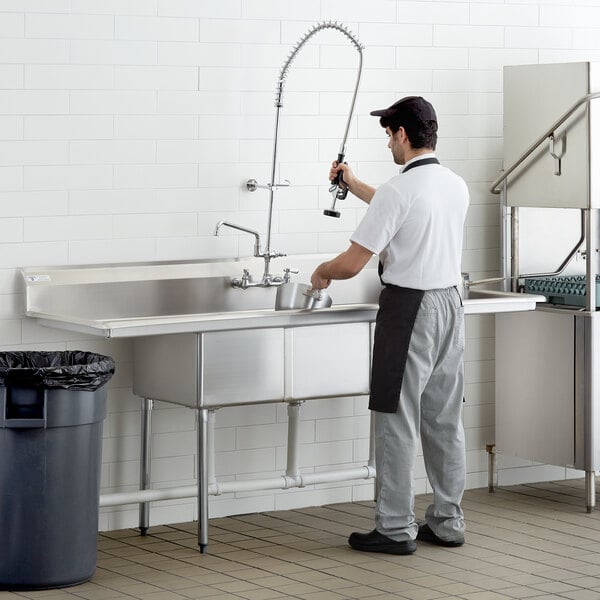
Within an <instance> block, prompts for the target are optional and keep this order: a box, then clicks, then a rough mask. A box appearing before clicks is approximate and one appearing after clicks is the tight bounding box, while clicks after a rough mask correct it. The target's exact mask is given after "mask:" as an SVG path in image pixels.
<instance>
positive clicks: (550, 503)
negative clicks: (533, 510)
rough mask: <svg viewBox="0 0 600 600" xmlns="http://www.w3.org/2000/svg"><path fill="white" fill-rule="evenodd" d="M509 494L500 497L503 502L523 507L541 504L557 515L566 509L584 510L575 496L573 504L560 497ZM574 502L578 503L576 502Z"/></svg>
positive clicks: (580, 500) (518, 493) (522, 492)
mask: <svg viewBox="0 0 600 600" xmlns="http://www.w3.org/2000/svg"><path fill="white" fill-rule="evenodd" d="M496 493H497V492H495V494H496ZM495 494H490V496H494V495H495ZM510 494H511V496H510V497H504V496H503V497H502V500H503V502H504V501H509V500H510V501H511V502H516V503H520V504H524V505H531V504H533V503H534V502H536V503H537V504H538V505H539V504H542V505H544V507H545V508H548V509H550V510H552V511H553V512H556V513H557V514H562V513H565V512H567V508H569V507H579V508H585V504H584V502H585V501H584V500H583V498H581V499H577V498H576V497H575V496H572V498H573V499H574V501H573V502H565V498H564V497H562V496H559V497H557V498H549V497H547V496H540V495H539V494H534V493H525V492H524V491H519V492H510ZM567 497H569V496H567ZM575 500H579V501H578V502H577V501H575Z"/></svg>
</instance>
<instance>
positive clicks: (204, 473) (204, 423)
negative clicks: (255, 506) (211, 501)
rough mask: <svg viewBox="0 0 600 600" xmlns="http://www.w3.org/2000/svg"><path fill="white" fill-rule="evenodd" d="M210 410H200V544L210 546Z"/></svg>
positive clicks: (203, 546) (201, 548)
mask: <svg viewBox="0 0 600 600" xmlns="http://www.w3.org/2000/svg"><path fill="white" fill-rule="evenodd" d="M208 413H209V411H208V410H207V409H206V408H201V409H199V410H198V546H200V552H201V553H202V554H204V553H205V552H206V547H207V546H208V421H209V414H208Z"/></svg>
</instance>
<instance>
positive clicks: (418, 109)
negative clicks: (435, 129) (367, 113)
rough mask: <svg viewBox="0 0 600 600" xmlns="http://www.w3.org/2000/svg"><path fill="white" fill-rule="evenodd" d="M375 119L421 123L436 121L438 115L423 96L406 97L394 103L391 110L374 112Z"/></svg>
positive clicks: (372, 113) (385, 109)
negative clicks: (382, 118)
mask: <svg viewBox="0 0 600 600" xmlns="http://www.w3.org/2000/svg"><path fill="white" fill-rule="evenodd" d="M371 115H373V116H374V117H396V118H409V119H417V120H419V121H421V122H423V123H424V122H426V121H435V122H436V123H437V115H436V114H435V110H433V106H432V105H431V103H430V102H427V100H425V98H422V97H421V96H405V97H404V98H401V99H400V100H398V102H394V104H392V105H391V106H390V107H389V108H382V109H381V110H374V111H372V112H371Z"/></svg>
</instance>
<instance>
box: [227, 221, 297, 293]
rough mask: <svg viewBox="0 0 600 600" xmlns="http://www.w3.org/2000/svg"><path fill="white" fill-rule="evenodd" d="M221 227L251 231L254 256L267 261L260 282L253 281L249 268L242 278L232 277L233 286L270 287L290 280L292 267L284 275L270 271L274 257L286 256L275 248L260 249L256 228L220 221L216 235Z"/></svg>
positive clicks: (243, 287) (245, 287) (244, 287)
mask: <svg viewBox="0 0 600 600" xmlns="http://www.w3.org/2000/svg"><path fill="white" fill-rule="evenodd" d="M221 227H231V229H237V230H238V231H243V232H245V233H249V234H250V235H253V236H254V256H256V257H257V258H263V259H264V261H265V270H264V273H263V276H262V279H261V280H260V281H259V282H255V281H252V275H250V272H249V271H248V270H247V269H244V273H243V275H242V278H241V279H238V278H236V279H232V281H231V285H232V287H237V288H242V289H243V290H245V289H247V288H249V287H258V286H260V287H268V286H271V285H279V284H281V283H287V282H288V281H289V273H290V271H291V272H292V273H293V272H294V271H293V270H292V269H285V271H286V274H285V275H284V276H283V277H280V276H274V275H271V274H270V273H269V263H270V261H271V259H272V258H277V257H280V256H286V255H285V254H282V253H281V252H274V251H273V250H270V251H268V252H267V251H265V252H261V251H260V234H259V233H258V231H254V229H249V228H248V227H243V226H242V225H236V224H235V223H229V222H228V221H219V222H218V223H217V225H216V227H215V235H219V229H221ZM296 272H297V271H296Z"/></svg>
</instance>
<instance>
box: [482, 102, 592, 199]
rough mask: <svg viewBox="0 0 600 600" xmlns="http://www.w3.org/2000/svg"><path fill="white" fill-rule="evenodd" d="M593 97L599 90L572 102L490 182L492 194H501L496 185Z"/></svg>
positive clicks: (504, 179)
mask: <svg viewBox="0 0 600 600" xmlns="http://www.w3.org/2000/svg"><path fill="white" fill-rule="evenodd" d="M594 98H600V92H595V93H593V94H587V95H586V96H583V97H582V98H580V99H579V100H578V101H577V102H575V104H573V106H571V108H570V109H569V110H568V111H567V112H566V113H564V114H563V115H562V116H561V117H560V119H558V121H556V123H554V125H552V127H550V129H548V130H547V131H546V132H545V133H544V134H543V135H542V136H540V138H539V139H538V140H537V141H536V142H534V143H533V144H532V145H531V146H529V148H528V149H527V150H525V152H523V154H521V156H519V158H518V159H517V160H516V161H515V162H514V163H513V164H512V165H511V166H510V167H509V168H508V169H506V171H504V172H503V173H502V175H500V177H498V178H497V179H496V180H495V181H494V183H492V187H491V188H490V192H491V193H492V194H501V193H502V190H501V189H499V188H498V186H499V185H500V184H501V183H503V182H504V181H506V179H507V178H508V176H509V175H510V174H511V173H512V172H513V171H514V170H515V169H516V168H517V167H518V166H520V165H521V163H522V162H523V161H524V160H525V159H526V158H528V157H529V156H530V155H531V154H532V152H534V150H536V149H537V148H538V147H539V146H540V145H541V144H542V143H543V142H544V141H546V139H547V138H548V137H550V136H551V135H552V134H553V133H554V132H555V131H556V129H558V128H559V127H560V126H561V125H562V124H563V123H564V122H565V121H566V120H567V119H568V118H569V117H570V116H571V115H572V114H573V113H574V112H575V111H576V110H577V109H578V108H579V107H580V106H581V105H582V104H589V102H590V100H594Z"/></svg>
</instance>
